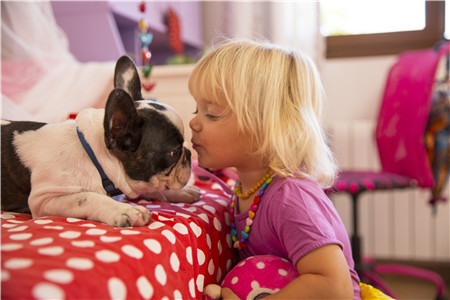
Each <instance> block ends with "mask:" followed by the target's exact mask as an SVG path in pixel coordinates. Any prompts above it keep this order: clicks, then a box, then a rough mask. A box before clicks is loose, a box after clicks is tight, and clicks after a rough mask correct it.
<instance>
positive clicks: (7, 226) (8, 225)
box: [2, 223, 17, 228]
mask: <svg viewBox="0 0 450 300" xmlns="http://www.w3.org/2000/svg"><path fill="white" fill-rule="evenodd" d="M16 226H17V224H9V223H5V224H2V227H3V228H14V227H16Z"/></svg>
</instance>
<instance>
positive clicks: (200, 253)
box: [197, 249, 206, 266]
mask: <svg viewBox="0 0 450 300" xmlns="http://www.w3.org/2000/svg"><path fill="white" fill-rule="evenodd" d="M205 259H206V258H205V252H203V251H202V250H201V249H197V260H198V264H199V265H200V266H202V265H203V264H204V263H205Z"/></svg>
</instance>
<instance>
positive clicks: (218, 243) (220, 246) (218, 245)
mask: <svg viewBox="0 0 450 300" xmlns="http://www.w3.org/2000/svg"><path fill="white" fill-rule="evenodd" d="M217 249H218V250H219V254H222V243H221V242H220V240H219V241H218V242H217Z"/></svg>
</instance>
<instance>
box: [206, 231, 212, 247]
mask: <svg viewBox="0 0 450 300" xmlns="http://www.w3.org/2000/svg"><path fill="white" fill-rule="evenodd" d="M206 244H207V245H208V248H209V249H211V247H212V245H211V237H210V236H209V234H206Z"/></svg>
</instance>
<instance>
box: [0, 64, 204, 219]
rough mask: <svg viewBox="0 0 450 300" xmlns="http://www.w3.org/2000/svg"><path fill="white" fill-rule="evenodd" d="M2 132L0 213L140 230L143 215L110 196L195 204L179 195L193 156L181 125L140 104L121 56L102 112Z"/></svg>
mask: <svg viewBox="0 0 450 300" xmlns="http://www.w3.org/2000/svg"><path fill="white" fill-rule="evenodd" d="M1 130H2V131H1V134H2V144H1V149H2V157H1V162H2V169H1V171H2V174H1V178H2V181H1V184H2V187H1V192H2V194H1V208H2V209H3V210H8V211H16V212H31V214H32V216H33V217H34V218H37V217H42V216H61V217H74V218H82V219H87V220H93V221H99V222H103V223H106V224H109V225H111V226H117V227H128V226H143V225H145V224H146V223H147V222H148V221H149V219H150V216H151V213H150V212H149V211H148V210H147V209H146V208H144V207H142V206H139V205H129V204H126V203H121V202H118V201H115V200H114V199H112V198H111V197H110V196H114V195H117V194H120V193H123V194H124V195H125V196H126V197H127V198H129V199H136V198H146V199H155V198H157V199H158V198H160V197H161V196H163V197H164V198H166V199H168V200H169V201H173V202H194V201H196V200H197V199H198V198H199V196H200V193H199V190H198V189H196V188H195V187H192V186H187V187H185V185H186V184H187V183H188V181H189V178H190V176H191V160H190V158H191V153H190V151H189V150H188V149H186V148H185V147H183V142H184V137H183V124H182V121H181V118H180V117H179V116H178V114H177V113H176V112H175V111H174V110H173V109H172V108H171V107H169V106H167V105H163V104H160V103H156V102H154V101H150V100H142V95H141V82H140V79H139V74H138V72H137V70H136V67H135V65H134V63H133V61H132V60H131V59H130V58H128V57H126V56H123V57H121V58H120V59H119V60H118V61H117V63H116V68H115V74H114V90H113V91H112V92H111V93H110V95H109V98H108V101H107V103H106V107H105V109H86V110H83V111H82V112H80V113H79V114H78V115H77V117H76V120H75V121H74V120H68V121H65V122H62V123H58V124H45V123H37V122H21V121H14V122H9V121H2V129H1ZM183 187H185V188H183Z"/></svg>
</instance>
